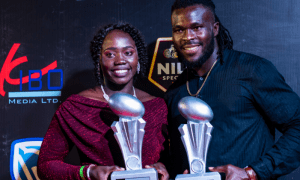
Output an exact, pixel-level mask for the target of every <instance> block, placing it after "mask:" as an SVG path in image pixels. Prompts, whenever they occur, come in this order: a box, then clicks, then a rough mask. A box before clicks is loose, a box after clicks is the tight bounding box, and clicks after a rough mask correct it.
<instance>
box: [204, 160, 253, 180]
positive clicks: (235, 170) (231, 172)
mask: <svg viewBox="0 0 300 180" xmlns="http://www.w3.org/2000/svg"><path fill="white" fill-rule="evenodd" d="M208 169H209V170H210V171H212V172H220V173H225V174H226V180H248V179H249V177H248V175H247V173H246V171H245V170H244V169H242V168H239V167H236V166H234V165H231V164H227V165H225V166H217V167H209V168H208Z"/></svg>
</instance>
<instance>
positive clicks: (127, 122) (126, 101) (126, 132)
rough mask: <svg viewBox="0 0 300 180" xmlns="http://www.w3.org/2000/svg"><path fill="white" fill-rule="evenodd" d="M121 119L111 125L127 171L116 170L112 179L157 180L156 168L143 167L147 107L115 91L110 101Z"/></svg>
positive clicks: (111, 106)
mask: <svg viewBox="0 0 300 180" xmlns="http://www.w3.org/2000/svg"><path fill="white" fill-rule="evenodd" d="M108 104H109V106H110V108H111V109H112V111H113V112H114V113H115V114H117V115H118V116H119V121H114V122H113V124H112V125H111V127H112V129H113V131H114V136H115V138H116V140H117V142H118V144H119V146H120V149H121V151H122V155H123V158H124V162H125V168H126V170H125V171H115V172H113V173H112V174H111V180H117V179H135V180H141V179H143V180H157V179H158V176H157V172H156V170H155V169H154V168H150V169H142V144H143V138H144V134H145V131H144V127H145V125H146V122H145V121H144V120H143V119H142V117H143V115H144V113H145V108H144V105H143V104H142V103H141V101H140V100H138V99H137V98H135V97H134V96H132V95H130V94H126V93H115V94H113V95H112V96H111V97H110V98H109V101H108Z"/></svg>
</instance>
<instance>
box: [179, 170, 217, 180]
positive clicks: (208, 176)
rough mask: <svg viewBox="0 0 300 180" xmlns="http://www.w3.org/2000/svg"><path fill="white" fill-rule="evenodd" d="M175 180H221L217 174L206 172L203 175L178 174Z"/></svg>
mask: <svg viewBox="0 0 300 180" xmlns="http://www.w3.org/2000/svg"><path fill="white" fill-rule="evenodd" d="M175 180H221V176H220V174H219V173H218V172H208V173H204V174H178V175H177V176H176V178H175Z"/></svg>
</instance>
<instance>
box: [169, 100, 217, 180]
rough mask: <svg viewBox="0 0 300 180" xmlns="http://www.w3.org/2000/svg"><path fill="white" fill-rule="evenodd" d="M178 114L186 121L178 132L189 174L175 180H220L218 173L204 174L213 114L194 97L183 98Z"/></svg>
mask: <svg viewBox="0 0 300 180" xmlns="http://www.w3.org/2000/svg"><path fill="white" fill-rule="evenodd" d="M178 109H179V112H180V114H181V115H182V116H183V117H184V118H186V119H187V124H181V125H180V126H179V128H178V129H179V131H180V133H181V140H182V143H183V145H184V148H185V150H186V153H187V157H188V163H189V167H190V169H189V170H190V174H179V175H177V176H176V178H175V180H221V176H220V174H219V173H218V172H205V170H206V156H207V150H208V146H209V142H210V139H211V134H210V133H211V131H212V129H213V126H212V125H211V124H210V123H209V121H210V120H212V118H213V112H212V110H211V108H210V107H209V105H208V104H206V103H205V102H204V101H202V100H200V99H198V98H196V97H191V96H188V97H184V98H182V99H181V100H180V101H179V103H178Z"/></svg>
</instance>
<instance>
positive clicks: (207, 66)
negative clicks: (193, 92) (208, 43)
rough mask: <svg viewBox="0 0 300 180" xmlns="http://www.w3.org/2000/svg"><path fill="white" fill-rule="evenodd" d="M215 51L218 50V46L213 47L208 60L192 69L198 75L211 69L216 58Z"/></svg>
mask: <svg viewBox="0 0 300 180" xmlns="http://www.w3.org/2000/svg"><path fill="white" fill-rule="evenodd" d="M217 52H218V47H215V49H214V52H213V53H212V54H211V56H210V57H209V58H208V60H207V61H206V62H205V63H204V64H203V65H202V66H201V67H200V68H196V69H194V70H195V71H196V72H197V74H198V75H199V76H203V75H205V74H206V73H207V72H208V71H209V70H210V69H211V67H212V66H213V64H214V62H215V61H216V60H217V58H218V54H217Z"/></svg>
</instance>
